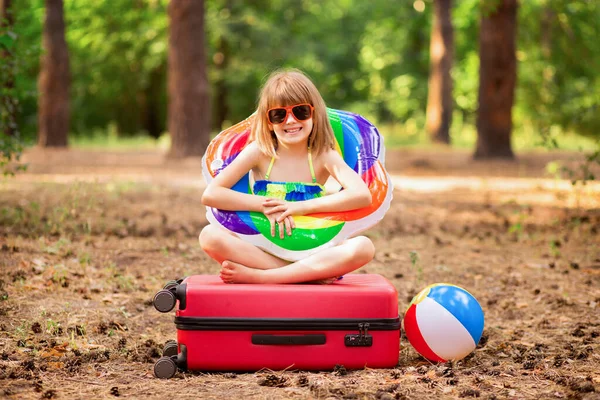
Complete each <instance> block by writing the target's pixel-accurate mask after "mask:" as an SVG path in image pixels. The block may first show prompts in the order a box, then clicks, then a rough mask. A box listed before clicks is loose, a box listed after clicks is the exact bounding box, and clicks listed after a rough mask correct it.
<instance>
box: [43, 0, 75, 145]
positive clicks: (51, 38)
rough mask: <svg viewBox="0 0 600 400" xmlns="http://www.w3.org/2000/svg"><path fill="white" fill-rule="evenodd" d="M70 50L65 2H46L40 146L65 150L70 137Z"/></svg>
mask: <svg viewBox="0 0 600 400" xmlns="http://www.w3.org/2000/svg"><path fill="white" fill-rule="evenodd" d="M69 80H70V76H69V51H68V48H67V42H66V40H65V21H64V16H63V2H62V0H46V20H45V22H44V33H43V55H42V60H41V68H40V76H39V80H38V89H39V93H40V96H39V105H38V106H39V110H38V123H39V128H38V144H39V145H40V146H42V147H66V146H67V144H68V134H69V83H70V82H69Z"/></svg>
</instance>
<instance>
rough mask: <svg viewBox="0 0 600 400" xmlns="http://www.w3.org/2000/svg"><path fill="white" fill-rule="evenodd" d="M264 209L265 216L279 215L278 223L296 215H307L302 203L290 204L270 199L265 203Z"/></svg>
mask: <svg viewBox="0 0 600 400" xmlns="http://www.w3.org/2000/svg"><path fill="white" fill-rule="evenodd" d="M263 209H264V214H265V215H267V216H269V215H273V214H277V213H279V216H278V217H277V222H282V221H284V220H285V219H286V218H290V217H292V216H294V215H304V214H305V213H306V210H305V208H304V207H303V204H302V202H301V201H298V202H288V201H285V200H279V199H271V198H268V199H266V200H265V201H264V202H263Z"/></svg>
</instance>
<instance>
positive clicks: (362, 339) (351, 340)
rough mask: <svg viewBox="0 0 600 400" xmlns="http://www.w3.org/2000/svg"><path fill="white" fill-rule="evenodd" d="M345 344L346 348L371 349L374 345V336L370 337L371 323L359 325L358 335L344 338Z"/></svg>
mask: <svg viewBox="0 0 600 400" xmlns="http://www.w3.org/2000/svg"><path fill="white" fill-rule="evenodd" d="M344 343H345V344H346V347H371V346H372V345H373V336H371V335H369V323H368V322H361V323H359V324H358V335H357V334H348V335H346V337H345V338H344Z"/></svg>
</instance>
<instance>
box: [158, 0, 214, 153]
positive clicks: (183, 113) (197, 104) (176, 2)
mask: <svg viewBox="0 0 600 400" xmlns="http://www.w3.org/2000/svg"><path fill="white" fill-rule="evenodd" d="M169 17H170V27H169V83H168V84H169V89H168V93H169V117H168V119H169V122H168V127H169V132H170V134H171V149H170V150H169V153H168V157H169V158H183V157H187V156H199V155H202V154H204V151H205V150H206V147H207V146H208V142H209V138H210V98H209V87H208V79H207V76H206V60H205V54H206V50H205V44H204V0H172V1H171V3H170V4H169Z"/></svg>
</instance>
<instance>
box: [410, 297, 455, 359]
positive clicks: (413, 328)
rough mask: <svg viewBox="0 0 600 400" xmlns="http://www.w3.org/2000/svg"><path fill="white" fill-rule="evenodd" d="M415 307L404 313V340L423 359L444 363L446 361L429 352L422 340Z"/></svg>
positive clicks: (431, 351)
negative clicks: (405, 339) (406, 340)
mask: <svg viewBox="0 0 600 400" xmlns="http://www.w3.org/2000/svg"><path fill="white" fill-rule="evenodd" d="M416 309H417V307H416V306H411V307H409V308H408V310H407V311H406V314H405V315H404V321H403V322H404V332H405V333H406V338H407V339H408V341H409V342H410V344H411V345H412V347H414V349H415V350H416V351H417V353H419V354H420V355H422V356H423V357H425V358H426V359H428V360H431V361H436V362H446V360H444V359H442V358H440V357H439V356H438V355H437V354H435V353H434V352H433V350H431V348H430V347H429V346H428V345H427V342H426V341H425V339H424V338H423V335H422V334H421V331H420V330H419V324H418V323H417V317H416Z"/></svg>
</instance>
